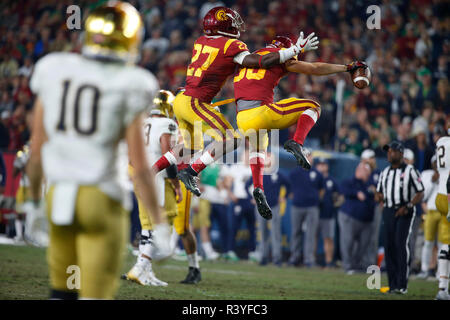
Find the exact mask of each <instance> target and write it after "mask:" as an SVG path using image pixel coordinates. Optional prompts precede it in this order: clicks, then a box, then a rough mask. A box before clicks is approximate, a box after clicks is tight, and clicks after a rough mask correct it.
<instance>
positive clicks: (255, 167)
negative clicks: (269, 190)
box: [250, 152, 265, 190]
mask: <svg viewBox="0 0 450 320" xmlns="http://www.w3.org/2000/svg"><path fill="white" fill-rule="evenodd" d="M264 161H265V154H264V153H261V152H252V153H250V168H251V170H252V178H253V187H254V188H255V189H256V188H261V189H262V190H264V185H263V177H264V176H263V172H264Z"/></svg>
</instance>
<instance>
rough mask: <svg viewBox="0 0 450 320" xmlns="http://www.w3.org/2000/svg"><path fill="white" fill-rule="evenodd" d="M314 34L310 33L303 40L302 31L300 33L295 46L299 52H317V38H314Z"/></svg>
mask: <svg viewBox="0 0 450 320" xmlns="http://www.w3.org/2000/svg"><path fill="white" fill-rule="evenodd" d="M314 35H315V33H314V32H313V33H310V34H309V35H308V36H307V37H306V38H305V39H304V38H303V37H304V36H303V31H301V32H300V36H299V37H298V40H297V43H296V46H297V47H298V48H299V49H300V51H301V52H307V51H311V50H317V48H319V38H317V36H314Z"/></svg>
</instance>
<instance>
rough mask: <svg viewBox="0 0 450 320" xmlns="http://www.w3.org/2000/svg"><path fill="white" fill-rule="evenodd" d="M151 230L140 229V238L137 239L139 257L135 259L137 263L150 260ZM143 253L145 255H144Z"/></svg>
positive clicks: (145, 262)
mask: <svg viewBox="0 0 450 320" xmlns="http://www.w3.org/2000/svg"><path fill="white" fill-rule="evenodd" d="M151 235H152V232H151V230H144V229H142V231H141V240H140V241H139V257H138V259H137V262H138V264H147V263H149V262H150V259H148V258H147V257H149V258H151V255H150V253H151V250H152V243H151ZM144 255H145V257H144Z"/></svg>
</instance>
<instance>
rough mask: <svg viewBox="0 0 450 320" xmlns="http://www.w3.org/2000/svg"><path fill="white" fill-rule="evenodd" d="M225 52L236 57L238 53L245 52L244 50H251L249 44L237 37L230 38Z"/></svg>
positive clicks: (226, 54)
mask: <svg viewBox="0 0 450 320" xmlns="http://www.w3.org/2000/svg"><path fill="white" fill-rule="evenodd" d="M223 50H224V54H225V56H228V57H235V56H236V55H238V54H240V53H243V52H249V51H248V48H247V45H246V44H245V43H244V42H242V41H240V40H237V39H230V40H228V41H227V42H226V43H225V47H224V49H223Z"/></svg>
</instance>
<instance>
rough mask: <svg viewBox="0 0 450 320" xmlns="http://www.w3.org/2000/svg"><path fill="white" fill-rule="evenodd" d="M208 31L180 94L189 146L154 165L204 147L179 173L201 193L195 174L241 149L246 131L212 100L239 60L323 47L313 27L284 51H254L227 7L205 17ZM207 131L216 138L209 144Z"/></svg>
mask: <svg viewBox="0 0 450 320" xmlns="http://www.w3.org/2000/svg"><path fill="white" fill-rule="evenodd" d="M203 30H204V33H205V35H203V36H201V37H200V38H198V39H197V40H196V41H195V43H194V49H193V52H192V60H191V63H190V64H189V66H188V68H187V74H186V86H185V90H184V91H181V92H180V93H178V94H177V96H176V97H175V101H174V112H175V116H176V118H177V120H178V124H179V126H180V130H181V132H182V134H183V137H184V147H183V146H176V147H175V148H174V149H173V150H171V151H170V152H167V153H166V154H165V155H164V156H163V157H161V158H160V159H159V160H158V161H157V162H156V163H155V165H154V166H153V168H154V169H155V170H156V172H158V171H160V170H163V169H165V168H167V167H168V166H170V165H171V164H177V163H178V162H180V160H181V159H182V157H184V156H186V155H193V154H194V153H195V152H197V151H199V150H202V151H201V156H200V157H199V158H198V159H197V160H195V161H194V162H193V163H191V164H190V165H189V166H188V167H187V168H186V169H183V170H181V171H180V172H178V175H177V176H178V178H179V179H180V180H181V181H183V183H184V184H185V185H186V187H187V188H188V189H189V190H191V191H192V192H193V193H194V194H195V195H197V196H199V195H200V189H199V188H198V186H197V183H196V180H195V178H194V177H195V176H197V175H198V173H199V172H200V171H202V170H203V169H204V168H205V167H206V166H207V165H208V164H210V163H212V162H214V161H215V160H217V159H219V158H221V157H222V155H223V154H225V153H227V152H231V151H233V150H235V149H236V148H237V147H238V145H239V144H240V141H241V139H240V136H239V134H238V133H237V132H236V131H235V130H234V129H233V127H232V126H231V125H230V123H229V122H228V121H227V120H226V119H225V117H224V116H223V115H222V114H221V113H220V111H218V110H216V109H214V107H213V106H212V105H211V100H212V99H213V98H214V96H215V95H216V94H217V93H218V92H219V91H220V89H221V88H222V86H223V84H224V83H225V81H226V79H227V78H228V77H229V76H231V75H232V74H233V73H234V70H235V67H236V65H238V66H242V67H246V68H262V69H264V68H269V67H271V66H274V65H278V64H280V63H281V64H284V63H285V62H286V61H288V60H289V59H291V58H292V57H294V56H296V55H297V54H298V53H299V52H301V51H302V52H304V51H309V50H315V49H317V45H318V41H317V37H314V33H311V34H310V35H309V36H308V37H307V38H305V39H303V34H301V35H300V37H299V39H298V41H297V43H296V44H295V45H292V46H291V47H289V48H286V50H283V51H274V52H270V53H269V54H267V55H258V54H254V53H250V52H249V51H248V49H247V46H246V44H245V43H243V42H242V41H240V40H238V38H239V36H240V33H241V31H245V28H244V22H243V21H242V19H241V17H240V15H239V14H238V13H237V12H236V11H234V10H232V9H229V8H226V7H216V8H213V9H211V10H210V11H209V12H208V13H207V14H206V16H205V18H204V19H203ZM203 133H205V134H207V135H210V136H211V137H212V138H213V139H214V140H215V141H214V142H213V143H211V144H210V145H209V146H208V148H206V149H204V150H203Z"/></svg>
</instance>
